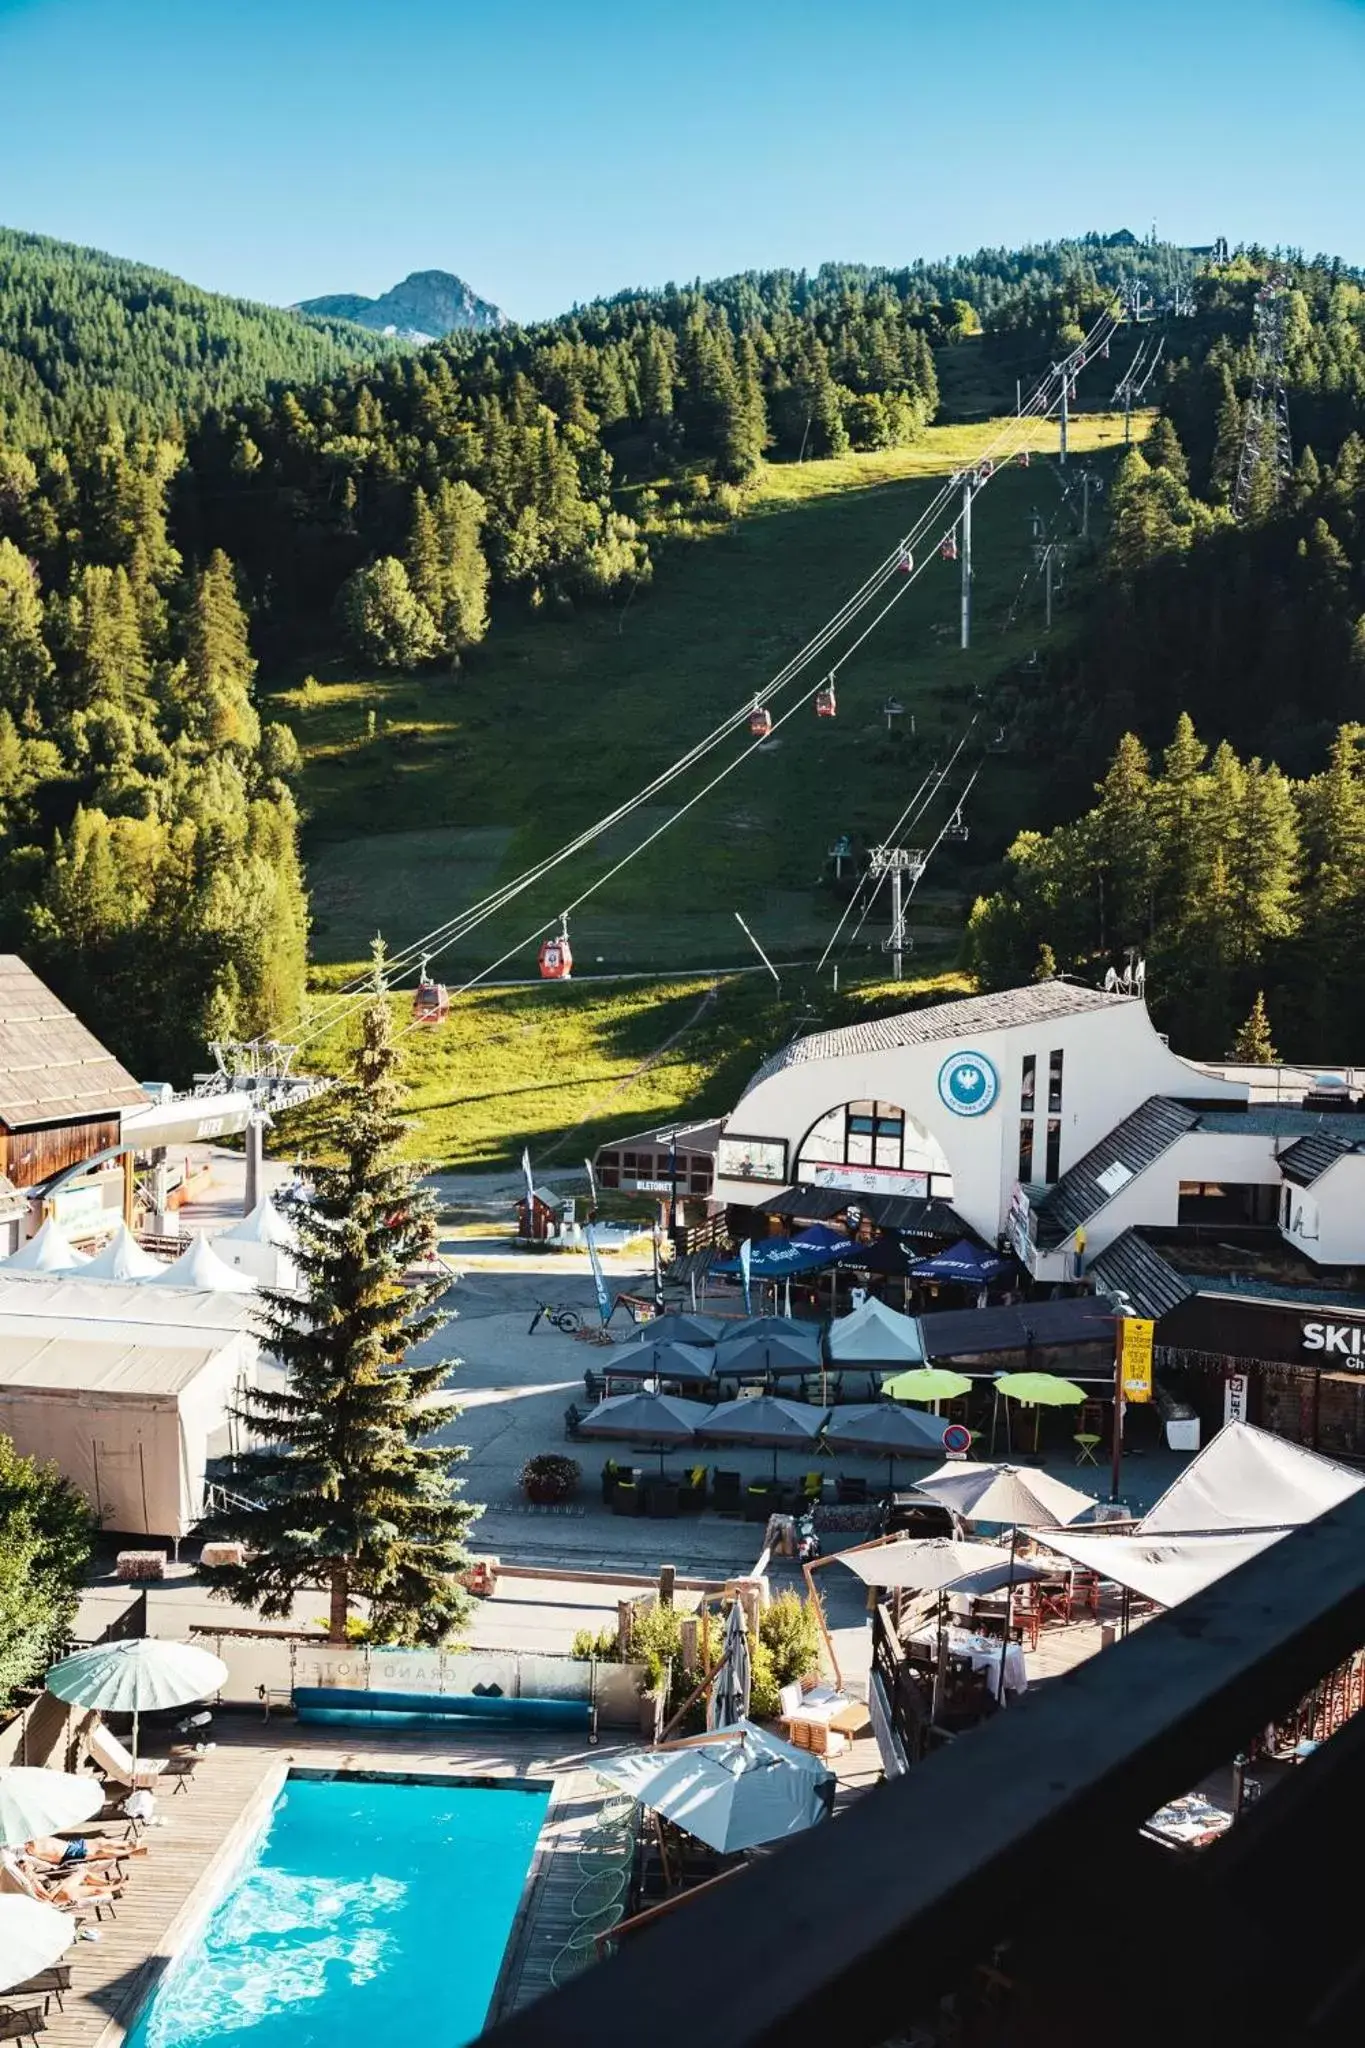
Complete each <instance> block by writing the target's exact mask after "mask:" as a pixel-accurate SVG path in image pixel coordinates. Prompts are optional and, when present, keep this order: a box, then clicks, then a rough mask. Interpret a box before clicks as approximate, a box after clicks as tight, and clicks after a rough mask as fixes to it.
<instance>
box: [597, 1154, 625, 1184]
mask: <svg viewBox="0 0 1365 2048" xmlns="http://www.w3.org/2000/svg"><path fill="white" fill-rule="evenodd" d="M597 1182H598V1186H599V1187H604V1188H616V1187H619V1186H620V1185H621V1155H620V1154H619V1153H618V1152H599V1153H598V1155H597Z"/></svg>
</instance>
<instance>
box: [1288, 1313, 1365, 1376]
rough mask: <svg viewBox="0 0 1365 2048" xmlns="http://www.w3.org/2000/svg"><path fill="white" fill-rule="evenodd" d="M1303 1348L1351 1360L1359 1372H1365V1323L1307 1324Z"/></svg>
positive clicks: (1305, 1325)
mask: <svg viewBox="0 0 1365 2048" xmlns="http://www.w3.org/2000/svg"><path fill="white" fill-rule="evenodd" d="M1303 1348H1304V1350H1305V1351H1323V1352H1328V1353H1330V1354H1331V1355H1332V1356H1333V1357H1335V1358H1345V1359H1349V1360H1350V1361H1351V1363H1352V1365H1353V1367H1354V1369H1355V1370H1356V1371H1357V1372H1365V1323H1305V1324H1304V1326H1303Z"/></svg>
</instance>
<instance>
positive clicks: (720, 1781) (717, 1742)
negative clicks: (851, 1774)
mask: <svg viewBox="0 0 1365 2048" xmlns="http://www.w3.org/2000/svg"><path fill="white" fill-rule="evenodd" d="M594 1769H595V1770H596V1771H597V1773H598V1775H599V1777H603V1778H605V1779H606V1780H607V1781H608V1783H609V1784H612V1785H619V1786H620V1788H621V1789H622V1791H624V1792H629V1793H630V1795H631V1797H632V1798H634V1799H638V1800H639V1802H640V1804H641V1805H642V1806H647V1807H649V1808H650V1809H651V1811H652V1812H654V1813H660V1814H662V1815H663V1816H664V1818H665V1820H671V1821H672V1822H673V1823H674V1825H675V1826H676V1827H680V1828H683V1829H684V1830H685V1831H686V1832H687V1833H688V1834H689V1835H695V1836H696V1838H697V1840H698V1841H699V1842H706V1843H708V1844H709V1845H710V1847H711V1848H713V1849H716V1850H719V1851H720V1853H721V1854H722V1855H730V1854H733V1853H734V1852H735V1851H736V1850H739V1849H756V1848H758V1847H759V1846H760V1844H762V1843H764V1842H780V1841H782V1840H784V1839H785V1837H786V1836H788V1835H796V1834H801V1833H802V1832H803V1831H804V1830H805V1829H806V1828H809V1827H814V1826H815V1824H816V1822H817V1821H821V1820H823V1819H824V1818H825V1816H826V1814H827V1813H828V1812H829V1808H830V1804H831V1798H830V1794H831V1792H832V1789H833V1785H834V1775H833V1773H832V1772H831V1771H830V1770H828V1769H827V1768H826V1766H825V1765H824V1764H823V1763H822V1762H821V1761H820V1759H819V1757H816V1756H813V1755H811V1753H810V1752H809V1751H808V1750H803V1749H794V1748H793V1747H792V1746H791V1744H790V1743H787V1742H783V1741H781V1740H780V1739H779V1738H778V1737H777V1736H775V1735H769V1734H768V1733H767V1731H766V1730H765V1729H762V1728H756V1727H755V1726H754V1724H753V1722H752V1721H742V1722H740V1723H738V1724H737V1726H736V1727H735V1728H733V1729H725V1730H724V1731H718V1732H717V1733H716V1734H715V1735H714V1736H712V1737H708V1738H707V1740H706V1741H705V1742H700V1743H694V1744H691V1745H690V1746H689V1747H687V1748H685V1749H646V1750H637V1751H635V1752H634V1753H633V1754H630V1755H627V1756H619V1757H611V1758H609V1759H607V1760H605V1761H603V1762H601V1763H598V1764H595V1765H594Z"/></svg>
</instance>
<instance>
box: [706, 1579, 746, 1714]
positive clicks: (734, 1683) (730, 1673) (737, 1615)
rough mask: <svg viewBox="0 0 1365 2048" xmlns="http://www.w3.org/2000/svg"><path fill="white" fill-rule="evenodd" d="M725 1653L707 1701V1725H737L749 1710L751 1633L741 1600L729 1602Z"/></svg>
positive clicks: (723, 1652) (723, 1648)
mask: <svg viewBox="0 0 1365 2048" xmlns="http://www.w3.org/2000/svg"><path fill="white" fill-rule="evenodd" d="M722 1655H723V1661H722V1663H721V1667H720V1670H719V1671H718V1672H717V1674H716V1682H715V1684H714V1685H713V1686H712V1687H711V1693H710V1697H709V1698H708V1700H707V1702H706V1725H707V1727H708V1728H733V1727H736V1726H737V1725H738V1724H739V1723H740V1722H741V1721H743V1720H744V1719H745V1718H746V1717H747V1715H748V1712H749V1688H750V1686H751V1684H752V1682H753V1666H752V1662H751V1660H750V1657H749V1632H748V1630H747V1629H746V1628H745V1626H744V1606H743V1603H742V1602H741V1601H739V1600H734V1601H732V1602H731V1603H730V1612H729V1613H728V1614H727V1615H726V1617H725V1638H724V1642H723V1645H722Z"/></svg>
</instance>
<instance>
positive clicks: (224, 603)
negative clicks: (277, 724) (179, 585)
mask: <svg viewBox="0 0 1365 2048" xmlns="http://www.w3.org/2000/svg"><path fill="white" fill-rule="evenodd" d="M185 666H186V676H185V683H184V694H183V702H184V709H185V721H186V726H187V729H188V730H189V732H190V733H191V734H192V735H193V736H194V737H195V738H196V739H199V740H202V741H203V742H204V743H205V744H206V745H208V746H213V747H220V746H226V745H232V746H238V747H244V748H246V749H247V750H248V751H249V750H251V749H252V748H254V747H255V746H256V745H257V744H258V743H259V741H260V737H261V724H260V720H259V719H258V718H257V716H256V711H255V707H254V706H253V704H252V702H251V684H252V679H253V678H254V676H255V673H256V664H255V662H254V661H253V660H252V658H251V644H250V641H249V639H248V637H247V622H246V613H245V612H244V611H243V609H242V604H241V600H240V598H239V597H238V595H237V579H236V576H235V575H234V573H233V568H232V564H231V562H230V561H229V560H228V558H227V556H226V555H225V554H224V553H223V551H222V549H221V548H215V549H214V551H213V553H212V554H211V555H210V556H209V559H208V564H207V566H206V567H205V568H204V569H203V570H202V571H201V572H200V574H199V575H198V576H196V577H195V579H194V585H193V590H192V594H191V597H190V607H189V616H188V618H187V620H186V624H185Z"/></svg>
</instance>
